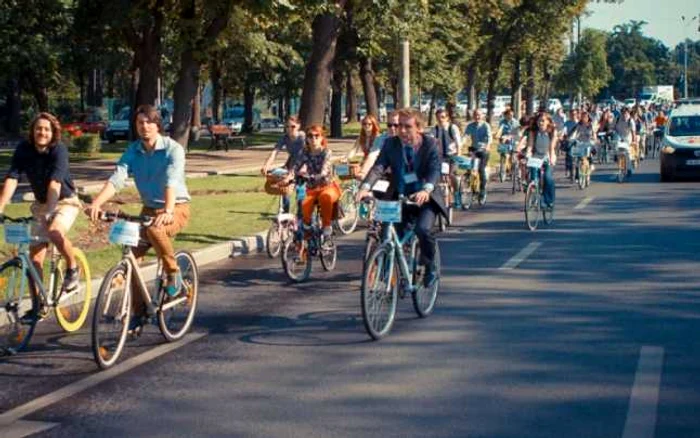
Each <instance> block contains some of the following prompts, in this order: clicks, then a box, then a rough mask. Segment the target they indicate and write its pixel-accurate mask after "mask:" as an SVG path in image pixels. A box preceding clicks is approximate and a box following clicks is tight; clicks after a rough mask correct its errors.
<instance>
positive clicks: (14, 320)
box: [0, 258, 40, 355]
mask: <svg viewBox="0 0 700 438" xmlns="http://www.w3.org/2000/svg"><path fill="white" fill-rule="evenodd" d="M24 275H25V279H26V282H23V281H21V280H22V278H21V277H22V261H21V260H20V259H19V258H14V259H11V260H8V261H6V262H5V263H3V264H2V265H0V290H1V291H2V292H0V355H12V354H15V353H17V352H20V351H22V350H24V349H25V348H27V345H29V341H30V340H31V338H32V335H33V334H34V328H35V327H36V323H37V322H38V321H39V310H40V309H39V297H38V296H37V294H36V292H35V287H34V281H33V280H32V278H31V276H30V275H29V272H25V273H24ZM22 286H24V287H22ZM23 313H25V314H26V315H27V316H28V317H26V318H22V317H23V316H24V315H23Z"/></svg>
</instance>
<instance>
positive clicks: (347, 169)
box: [333, 164, 360, 181]
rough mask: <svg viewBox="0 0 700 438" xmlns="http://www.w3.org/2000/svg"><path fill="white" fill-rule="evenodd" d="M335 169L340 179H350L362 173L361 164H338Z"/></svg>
mask: <svg viewBox="0 0 700 438" xmlns="http://www.w3.org/2000/svg"><path fill="white" fill-rule="evenodd" d="M333 171H334V172H335V176H337V177H338V179H340V180H343V181H344V180H350V179H353V178H355V175H357V174H358V173H360V165H359V164H336V165H335V166H334V167H333Z"/></svg>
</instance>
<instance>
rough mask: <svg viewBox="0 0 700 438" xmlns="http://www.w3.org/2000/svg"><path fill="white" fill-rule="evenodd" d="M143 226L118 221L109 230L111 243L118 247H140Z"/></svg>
mask: <svg viewBox="0 0 700 438" xmlns="http://www.w3.org/2000/svg"><path fill="white" fill-rule="evenodd" d="M140 231H141V226H140V225H139V224H137V223H136V222H127V221H117V222H115V223H114V224H113V225H112V228H110V229H109V241H110V242H112V243H114V244H117V245H126V246H139V239H140V238H141V233H140Z"/></svg>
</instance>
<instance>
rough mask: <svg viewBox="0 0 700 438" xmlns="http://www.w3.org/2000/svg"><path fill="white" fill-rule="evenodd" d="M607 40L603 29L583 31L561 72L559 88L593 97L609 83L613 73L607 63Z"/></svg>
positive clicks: (558, 78)
mask: <svg viewBox="0 0 700 438" xmlns="http://www.w3.org/2000/svg"><path fill="white" fill-rule="evenodd" d="M606 41H607V34H606V33H605V32H603V31H600V30H595V29H585V30H584V31H583V35H582V36H581V39H580V40H579V42H578V45H577V46H576V49H575V50H574V52H573V53H571V54H570V55H569V56H568V57H567V59H566V61H565V62H564V64H563V65H562V68H561V70H560V72H559V75H558V77H557V85H558V87H559V89H561V90H565V91H569V92H575V93H581V94H583V95H584V96H586V97H589V98H593V97H595V96H596V95H597V94H598V92H599V91H600V90H601V89H602V88H603V87H605V86H606V85H607V84H608V82H609V81H610V79H611V78H612V73H611V72H610V68H609V67H608V63H607V54H606V52H605V45H606Z"/></svg>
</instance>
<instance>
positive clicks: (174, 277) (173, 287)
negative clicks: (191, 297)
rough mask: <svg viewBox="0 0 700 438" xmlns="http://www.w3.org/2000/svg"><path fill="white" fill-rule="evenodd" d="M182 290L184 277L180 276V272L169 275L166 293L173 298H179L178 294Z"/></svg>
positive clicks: (166, 282)
mask: <svg viewBox="0 0 700 438" xmlns="http://www.w3.org/2000/svg"><path fill="white" fill-rule="evenodd" d="M181 289H182V275H180V272H173V273H172V274H168V276H167V278H166V280H165V293H166V294H168V296H169V297H171V298H172V297H175V296H177V294H179V293H180V290H181Z"/></svg>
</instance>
